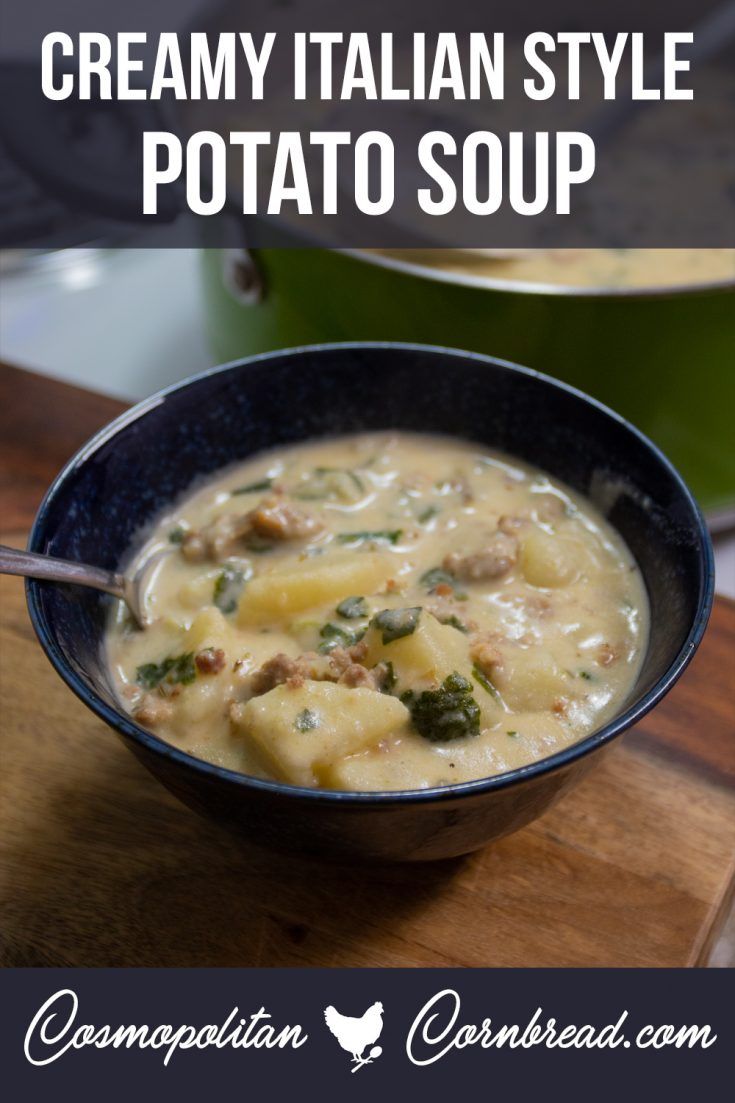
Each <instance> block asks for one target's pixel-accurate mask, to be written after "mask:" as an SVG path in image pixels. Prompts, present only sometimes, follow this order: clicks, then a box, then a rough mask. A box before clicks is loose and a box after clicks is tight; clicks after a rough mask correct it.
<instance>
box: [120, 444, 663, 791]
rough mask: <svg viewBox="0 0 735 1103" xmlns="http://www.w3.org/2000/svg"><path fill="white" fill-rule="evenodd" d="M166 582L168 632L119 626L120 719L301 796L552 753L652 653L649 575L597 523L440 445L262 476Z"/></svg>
mask: <svg viewBox="0 0 735 1103" xmlns="http://www.w3.org/2000/svg"><path fill="white" fill-rule="evenodd" d="M161 553H163V554H161ZM147 562H150V564H151V566H150V570H149V571H148V572H147V578H148V582H147V586H146V600H147V608H148V611H149V613H150V615H151V617H152V618H153V623H152V625H151V626H150V627H148V628H146V629H144V630H138V629H136V628H135V627H134V625H133V624H132V623H131V621H130V617H129V615H128V614H127V612H126V610H125V609H124V608H123V607H122V606H118V607H116V608H115V611H114V615H113V617H112V619H111V622H110V626H109V631H108V635H107V648H108V658H109V663H110V666H111V669H112V671H113V673H114V678H115V680H116V684H117V687H118V692H119V696H120V700H121V701H122V702H123V703H124V705H125V707H126V708H127V709H128V710H129V711H130V712H131V713H132V715H133V716H134V717H135V718H136V720H137V721H138V722H139V723H140V724H141V725H143V726H144V727H146V728H149V729H150V730H151V731H153V732H155V733H156V734H157V735H159V736H160V737H161V738H163V739H165V740H167V741H168V742H170V743H173V744H175V745H176V746H177V747H180V748H182V749H183V750H185V751H187V752H189V753H190V754H193V755H196V756H198V757H200V758H203V759H206V760H208V761H210V762H214V763H218V764H220V765H223V766H227V767H230V768H231V769H234V770H239V771H242V772H244V773H248V774H254V775H256V776H260V777H267V778H275V779H277V780H279V781H286V782H291V783H293V784H296V785H301V786H311V787H313V786H320V787H327V788H331V789H350V790H385V789H418V788H424V787H427V786H435V785H447V784H451V783H453V782H459V781H466V780H469V779H473V778H484V777H488V776H490V775H494V774H500V773H504V772H505V771H508V770H512V769H514V768H516V767H518V766H522V765H525V764H527V763H530V762H534V761H536V760H537V759H540V758H544V757H546V756H548V755H551V754H554V753H555V752H556V751H559V750H561V749H562V748H564V747H566V746H568V745H569V744H570V743H574V742H575V741H577V740H579V739H581V738H582V737H583V736H585V735H587V734H589V733H590V732H592V731H594V730H595V729H596V728H599V727H600V725H601V724H603V723H604V722H605V721H606V720H607V719H608V718H609V717H610V716H612V714H613V713H615V712H616V711H617V710H618V709H619V708H620V707H621V705H622V704H623V702H624V701H625V699H626V698H627V696H628V695H629V693H630V691H631V688H632V686H633V684H634V682H635V679H636V675H637V673H638V670H639V667H640V664H641V661H642V657H643V654H644V651H645V647H646V640H647V631H648V609H647V599H646V594H645V589H644V586H643V583H642V580H641V575H640V572H639V570H638V568H637V566H636V564H635V562H634V560H633V558H632V556H631V554H630V552H629V551H628V549H627V548H626V546H625V544H624V543H623V541H622V539H621V538H620V536H619V535H618V534H617V533H616V532H615V531H614V530H613V529H612V528H611V527H610V526H609V525H608V524H607V523H606V522H605V521H604V520H603V518H602V517H601V516H600V514H599V513H598V512H597V511H596V510H595V509H594V508H593V507H592V505H591V504H590V503H589V502H587V501H586V500H585V499H584V498H581V497H580V496H579V495H577V494H575V493H573V492H572V491H570V490H569V489H568V488H567V487H565V486H562V485H561V484H560V483H558V482H557V481H556V480H554V479H552V478H550V477H549V476H548V475H546V474H545V473H544V472H543V471H538V470H534V469H533V468H530V467H527V466H525V465H524V464H522V463H519V462H517V461H515V460H513V459H509V458H508V457H505V456H502V455H498V454H495V453H493V452H488V451H487V450H485V449H484V448H482V447H480V446H475V445H471V444H463V443H459V442H457V441H456V440H449V439H445V438H443V437H432V436H420V435H412V434H405V433H396V434H380V435H376V434H372V435H360V436H353V437H346V438H343V439H338V440H329V441H324V442H321V441H320V442H312V443H309V444H305V445H300V446H297V447H291V448H284V449H281V450H279V451H277V452H272V453H268V454H263V455H260V456H258V457H256V458H254V459H252V460H251V461H249V462H248V463H246V464H243V465H242V466H240V467H238V468H236V469H229V470H227V471H226V472H223V473H222V474H221V475H220V476H219V477H218V478H216V479H214V480H213V481H212V482H210V483H208V484H207V485H205V486H202V487H201V488H200V489H198V490H197V491H196V492H194V493H192V494H191V495H190V496H189V497H187V498H186V499H185V500H184V501H182V502H181V503H179V505H178V506H177V508H175V509H174V510H172V511H171V512H170V513H168V514H167V515H166V516H165V517H164V518H162V519H161V521H160V522H159V523H158V525H157V526H156V528H155V531H154V532H153V534H152V535H151V536H150V539H149V540H148V541H147V543H146V545H145V547H144V548H143V549H142V550H141V551H140V553H139V555H138V557H137V560H136V563H135V564H133V569H134V568H135V567H136V566H138V567H139V566H140V565H142V564H144V563H147Z"/></svg>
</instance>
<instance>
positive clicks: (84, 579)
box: [0, 544, 125, 600]
mask: <svg viewBox="0 0 735 1103" xmlns="http://www.w3.org/2000/svg"><path fill="white" fill-rule="evenodd" d="M0 574H16V575H23V576H24V577H25V578H43V579H48V580H50V581H52V582H72V583H74V584H75V585H77V586H91V587H92V588H93V589H95V590H104V591H105V593H108V594H114V596H115V597H119V598H122V599H123V600H125V592H124V591H125V587H124V580H123V578H122V575H119V574H115V573H114V572H113V571H104V570H102V568H101V567H88V566H87V565H86V563H72V562H70V561H69V560H68V559H54V558H52V556H50V555H36V553H35V552H27V551H20V550H19V549H18V548H8V547H6V546H5V545H4V544H0Z"/></svg>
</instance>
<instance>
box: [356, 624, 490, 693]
mask: <svg viewBox="0 0 735 1103" xmlns="http://www.w3.org/2000/svg"><path fill="white" fill-rule="evenodd" d="M365 643H366V644H367V647H368V650H367V656H366V658H365V660H364V661H365V665H366V666H375V664H376V663H380V662H391V663H392V664H393V671H394V673H395V676H396V679H397V687H398V690H399V691H400V690H404V689H417V688H420V687H423V688H426V687H427V686H435V685H438V684H440V683H441V682H443V681H444V679H445V678H446V677H447V675H448V674H451V673H452V672H453V671H455V670H456V671H457V672H458V673H460V674H466V673H467V671H468V670H469V669H470V668H471V666H472V663H471V662H470V658H469V645H468V642H467V636H465V635H464V634H463V633H462V632H459V631H457V629H456V628H452V627H451V625H448V624H440V623H439V621H438V620H437V619H436V617H433V616H432V615H431V613H428V612H427V611H426V609H422V611H421V614H420V616H419V621H418V624H417V626H416V628H415V630H414V631H413V632H412V633H411V635H410V636H402V637H401V638H400V639H397V640H392V641H391V642H390V643H383V633H382V631H381V629H380V628H379V627H377V626H376V625H375V624H371V625H370V627H369V628H368V630H367V633H366V634H365Z"/></svg>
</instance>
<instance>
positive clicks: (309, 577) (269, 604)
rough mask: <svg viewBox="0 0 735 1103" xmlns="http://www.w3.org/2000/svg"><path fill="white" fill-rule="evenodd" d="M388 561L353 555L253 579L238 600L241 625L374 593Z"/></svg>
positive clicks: (306, 563) (388, 570) (386, 572)
mask: <svg viewBox="0 0 735 1103" xmlns="http://www.w3.org/2000/svg"><path fill="white" fill-rule="evenodd" d="M393 569H394V568H393V567H392V566H391V563H390V561H389V560H388V559H387V558H386V557H385V556H382V555H377V554H372V553H369V552H354V553H353V554H352V555H350V556H347V557H344V558H331V557H329V558H327V557H326V556H325V557H323V558H318V559H314V560H313V561H309V560H305V561H304V562H302V563H299V564H298V566H297V567H296V568H295V569H291V570H286V571H274V572H273V573H272V574H266V575H261V576H260V577H259V578H254V579H252V581H251V582H249V583H248V585H247V586H246V588H245V591H244V593H243V596H242V598H241V600H240V607H239V610H238V621H239V623H240V624H244V625H246V624H258V623H261V622H264V621H268V620H272V619H274V618H275V619H282V618H284V617H288V616H291V615H292V614H295V613H301V612H303V611H304V610H305V609H313V608H315V607H316V606H319V605H323V604H325V603H326V602H328V601H333V602H335V604H336V603H337V602H338V601H341V600H342V598H345V597H349V595H350V594H360V593H368V594H369V593H373V592H374V591H375V590H376V589H377V588H378V587H379V586H380V584H381V583H382V582H385V580H386V579H387V578H388V577H389V576H390V573H391V570H393Z"/></svg>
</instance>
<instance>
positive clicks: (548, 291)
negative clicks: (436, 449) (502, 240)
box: [332, 247, 735, 359]
mask: <svg viewBox="0 0 735 1103" xmlns="http://www.w3.org/2000/svg"><path fill="white" fill-rule="evenodd" d="M603 248H604V247H603ZM425 251H426V252H427V253H428V252H439V251H441V249H440V248H426V249H425ZM446 251H447V252H453V251H454V250H452V249H450V248H447V250H446ZM528 251H529V252H533V250H528ZM538 251H539V252H543V251H544V250H543V249H541V250H538ZM557 251H559V250H557ZM570 251H571V250H570ZM573 251H574V252H578V251H579V250H576V249H575V250H573ZM594 251H595V250H594V249H590V250H589V252H594ZM723 251H725V250H723ZM332 252H335V253H341V254H342V255H344V256H347V257H351V258H352V259H353V260H357V261H362V262H363V263H364V264H372V265H375V266H377V267H378V268H386V269H389V270H391V271H394V272H398V273H400V274H402V275H405V276H414V277H416V278H418V279H423V280H428V281H431V282H434V283H448V284H453V285H454V286H456V287H469V288H474V289H475V290H477V291H500V292H504V293H506V294H509V295H511V294H514V295H528V296H533V295H537V296H539V297H546V298H552V299H554V298H557V299H592V300H599V299H602V300H607V299H616V300H618V299H621V300H628V299H635V300H637V299H670V298H673V299H680V298H685V297H689V298H691V297H695V296H698V295H712V294H717V293H720V292H728V291H735V276H723V277H721V278H720V279H714V280H712V279H710V280H700V281H699V283H696V282H695V283H692V282H689V283H672V284H666V283H664V284H654V283H652V284H642V285H636V286H635V287H615V286H613V285H611V284H592V285H587V286H586V285H584V284H571V283H550V282H548V281H545V280H520V279H517V280H514V279H510V278H509V277H508V276H505V277H503V276H478V275H475V274H474V273H472V272H462V271H457V270H456V269H455V270H451V271H450V270H447V269H443V268H439V267H438V266H432V265H430V264H428V263H427V264H422V263H421V262H420V261H418V260H415V259H414V260H407V259H405V257H402V256H391V255H390V251H387V252H386V253H383V252H375V253H373V252H370V251H369V250H368V249H365V248H363V249H355V248H334V249H333V250H332ZM404 252H411V253H414V254H415V253H418V252H421V249H413V250H411V249H407V250H404ZM491 359H492V357H491Z"/></svg>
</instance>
